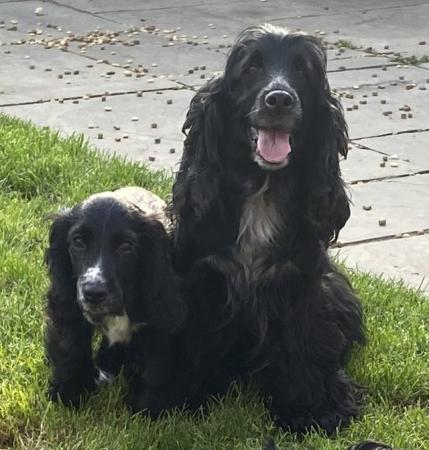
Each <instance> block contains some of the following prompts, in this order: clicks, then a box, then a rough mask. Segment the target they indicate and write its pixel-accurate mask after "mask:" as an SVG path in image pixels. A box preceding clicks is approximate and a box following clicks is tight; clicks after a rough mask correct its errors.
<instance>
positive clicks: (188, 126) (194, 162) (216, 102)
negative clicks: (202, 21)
mask: <svg viewBox="0 0 429 450" xmlns="http://www.w3.org/2000/svg"><path fill="white" fill-rule="evenodd" d="M221 85H222V78H217V79H215V80H213V81H211V82H209V83H208V84H207V85H206V86H204V87H203V88H202V89H201V90H200V91H199V92H198V93H197V94H196V95H195V97H194V98H193V99H192V101H191V104H190V108H189V111H188V113H187V116H186V120H185V123H184V125H183V128H182V131H183V132H184V134H185V135H186V138H185V143H184V149H183V156H182V162H181V165H180V170H179V173H178V175H177V178H176V182H175V184H174V187H173V215H174V216H176V217H180V216H183V215H186V216H187V217H188V218H189V220H190V219H191V217H192V218H194V219H196V220H198V219H201V218H203V217H204V216H205V213H206V212H207V211H208V210H209V208H210V207H211V205H212V204H213V202H214V201H216V199H217V198H218V197H219V177H218V176H217V175H218V172H219V171H220V151H221V149H220V138H221V136H222V134H223V123H222V116H221V111H220V102H221V90H222V87H221ZM194 222H195V220H194Z"/></svg>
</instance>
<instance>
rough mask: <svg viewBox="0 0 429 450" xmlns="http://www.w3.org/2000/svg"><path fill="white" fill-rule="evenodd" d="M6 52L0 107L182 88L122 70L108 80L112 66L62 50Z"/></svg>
mask: <svg viewBox="0 0 429 450" xmlns="http://www.w3.org/2000/svg"><path fill="white" fill-rule="evenodd" d="M4 49H5V47H0V53H1V58H2V61H3V64H1V65H0V79H1V85H0V106H2V105H8V104H18V103H26V102H35V101H46V100H50V99H53V98H70V97H78V96H84V95H88V94H90V95H101V94H103V93H105V92H106V91H107V92H110V93H118V92H129V91H137V90H154V89H168V88H172V89H174V88H180V86H179V85H178V84H176V83H174V82H172V81H170V80H168V79H166V78H159V77H158V78H153V77H151V76H145V77H143V78H136V77H135V74H134V76H131V77H128V76H125V75H124V71H123V70H122V69H121V70H115V75H112V76H107V77H106V76H105V75H106V73H110V72H111V71H112V66H110V65H108V64H97V63H96V62H95V61H93V60H90V59H88V58H83V57H82V56H79V55H75V54H72V53H69V52H64V51H61V50H58V49H50V50H47V49H45V48H43V47H41V46H31V47H28V46H14V47H10V48H8V50H4ZM5 51H6V52H10V53H5ZM47 70H50V71H47ZM17 74H19V83H17ZM59 76H60V77H61V78H58V77H59Z"/></svg>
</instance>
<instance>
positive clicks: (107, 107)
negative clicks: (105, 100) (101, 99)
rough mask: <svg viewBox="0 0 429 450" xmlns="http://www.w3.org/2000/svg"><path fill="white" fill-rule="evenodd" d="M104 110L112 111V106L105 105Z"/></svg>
mask: <svg viewBox="0 0 429 450" xmlns="http://www.w3.org/2000/svg"><path fill="white" fill-rule="evenodd" d="M104 111H107V112H110V111H112V107H111V106H105V107H104Z"/></svg>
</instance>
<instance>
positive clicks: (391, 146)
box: [359, 131, 429, 195]
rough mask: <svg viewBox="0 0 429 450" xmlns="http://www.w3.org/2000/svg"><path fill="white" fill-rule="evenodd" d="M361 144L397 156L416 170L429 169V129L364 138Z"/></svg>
mask: <svg viewBox="0 0 429 450" xmlns="http://www.w3.org/2000/svg"><path fill="white" fill-rule="evenodd" d="M359 144H362V145H365V146H366V147H369V148H371V149H374V150H376V151H378V152H383V153H384V154H386V155H394V156H397V157H398V158H400V160H402V161H403V162H406V163H408V164H409V165H410V166H411V167H413V168H414V169H416V170H419V171H422V170H429V131H424V132H420V133H406V134H400V135H396V136H383V137H379V138H372V139H362V140H360V141H359ZM428 195H429V193H428Z"/></svg>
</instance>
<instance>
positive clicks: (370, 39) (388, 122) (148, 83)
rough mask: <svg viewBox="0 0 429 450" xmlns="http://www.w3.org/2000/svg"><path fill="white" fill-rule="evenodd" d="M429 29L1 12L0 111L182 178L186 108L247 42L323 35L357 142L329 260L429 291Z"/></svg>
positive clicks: (386, 9) (155, 11) (184, 1)
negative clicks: (268, 32)
mask: <svg viewBox="0 0 429 450" xmlns="http://www.w3.org/2000/svg"><path fill="white" fill-rule="evenodd" d="M428 17H429V3H428V1H427V0H356V1H353V2H351V1H350V2H348V1H343V0H300V1H295V0H266V1H264V0H237V1H231V0H212V1H211V0H179V1H173V0H145V1H144V2H142V1H141V0H126V1H123V2H119V1H113V0H56V1H32V0H29V1H25V0H21V1H20V0H16V1H7V0H0V43H1V46H0V108H1V111H3V112H5V113H8V114H13V115H16V116H18V117H22V118H26V119H31V120H33V121H34V122H35V123H37V124H40V125H49V126H51V127H53V128H56V129H59V130H61V131H62V132H64V133H73V132H79V133H80V132H81V133H85V135H86V136H87V137H88V139H89V140H90V142H91V143H93V144H94V145H96V146H97V147H98V148H101V149H104V150H107V151H108V152H112V153H117V154H120V155H125V156H127V157H129V158H132V159H134V160H138V161H142V162H145V163H147V164H148V165H149V166H151V167H153V168H167V169H169V170H175V169H176V168H177V164H178V162H179V160H180V154H181V146H182V135H181V132H180V128H181V125H182V123H183V120H184V117H185V113H186V110H187V107H188V104H189V101H190V99H191V98H192V96H193V94H194V91H195V89H196V88H198V87H199V86H201V85H202V84H203V83H204V82H205V81H206V80H207V79H208V78H210V77H211V76H213V73H214V72H216V71H219V70H222V68H223V65H224V62H225V56H226V54H227V53H228V49H229V48H230V47H231V45H232V43H233V41H234V38H235V36H236V35H237V33H238V32H239V31H240V30H242V29H243V28H244V27H246V26H248V25H255V24H259V23H263V22H272V23H275V24H278V25H284V26H288V27H289V28H290V29H296V28H299V29H302V30H305V31H307V32H310V33H313V34H316V35H319V36H320V37H322V38H323V39H324V40H325V41H326V42H327V43H328V58H329V67H328V68H329V77H330V82H331V86H332V87H333V88H335V89H336V90H337V91H338V92H339V93H340V95H341V96H342V98H343V104H344V107H345V110H346V115H347V120H348V124H349V127H350V137H351V144H350V148H351V150H350V156H349V158H348V159H347V160H346V161H343V162H342V170H343V173H344V176H345V178H346V180H347V181H348V182H349V184H350V191H351V195H352V199H353V204H354V205H353V212H352V218H351V220H350V221H349V223H348V224H347V226H346V228H345V229H344V231H343V232H342V234H341V236H340V239H341V243H340V244H339V246H338V247H337V248H336V249H333V252H334V253H339V257H340V258H342V259H345V261H346V263H347V264H348V265H349V266H352V267H355V266H357V267H358V268H360V269H361V270H364V271H371V272H374V273H377V274H383V275H384V276H385V277H395V278H402V279H404V280H405V282H406V283H408V284H410V285H412V286H414V287H418V288H420V289H422V290H423V291H425V292H426V293H429V57H428V55H429V21H428ZM408 64H413V65H408ZM383 223H385V225H381V224H383Z"/></svg>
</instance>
